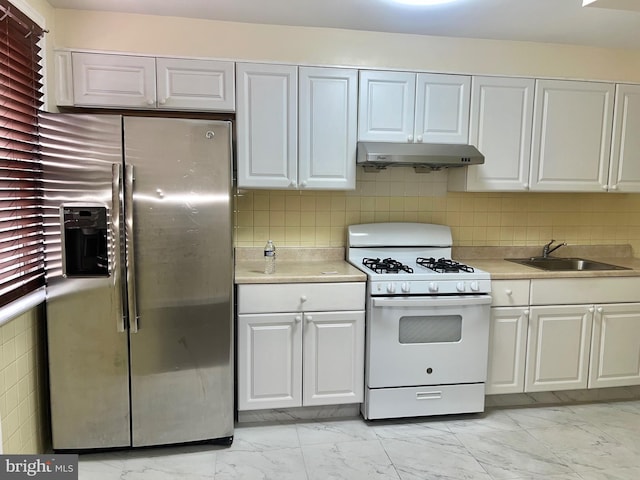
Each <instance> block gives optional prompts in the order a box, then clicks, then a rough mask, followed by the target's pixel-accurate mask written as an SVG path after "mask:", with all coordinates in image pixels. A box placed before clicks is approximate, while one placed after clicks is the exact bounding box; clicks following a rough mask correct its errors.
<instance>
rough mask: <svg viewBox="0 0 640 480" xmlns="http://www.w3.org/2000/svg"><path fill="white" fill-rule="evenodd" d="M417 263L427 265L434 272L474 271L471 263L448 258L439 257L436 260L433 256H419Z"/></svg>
mask: <svg viewBox="0 0 640 480" xmlns="http://www.w3.org/2000/svg"><path fill="white" fill-rule="evenodd" d="M416 263H417V264H418V265H422V266H423V267H427V268H429V269H431V270H433V271H434V272H438V273H458V272H468V273H473V271H474V270H473V267H470V266H469V265H465V264H464V263H460V262H456V261H455V260H450V259H447V258H439V259H438V260H436V259H435V258H433V257H430V258H423V257H418V258H417V259H416Z"/></svg>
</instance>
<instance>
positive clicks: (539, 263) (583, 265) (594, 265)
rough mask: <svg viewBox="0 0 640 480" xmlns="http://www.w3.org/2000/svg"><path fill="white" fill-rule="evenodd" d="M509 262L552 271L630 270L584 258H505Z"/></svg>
mask: <svg viewBox="0 0 640 480" xmlns="http://www.w3.org/2000/svg"><path fill="white" fill-rule="evenodd" d="M505 260H508V261H509V262H515V263H519V264H521V265H526V266H527V267H533V268H539V269H540V270H554V271H592V270H630V269H629V268H627V267H621V266H619V265H612V264H610V263H603V262H596V261H594V260H587V259H585V258H562V257H529V258H505Z"/></svg>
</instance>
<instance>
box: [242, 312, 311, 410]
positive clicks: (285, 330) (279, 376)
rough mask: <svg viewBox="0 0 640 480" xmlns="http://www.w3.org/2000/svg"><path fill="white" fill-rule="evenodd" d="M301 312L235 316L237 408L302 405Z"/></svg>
mask: <svg viewBox="0 0 640 480" xmlns="http://www.w3.org/2000/svg"><path fill="white" fill-rule="evenodd" d="M301 323H302V314H301V313H298V314H296V313H272V314H263V315H238V332H237V335H238V410H258V409H263V408H283V407H299V406H301V405H302V395H301V392H302V325H301Z"/></svg>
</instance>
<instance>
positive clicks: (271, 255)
mask: <svg viewBox="0 0 640 480" xmlns="http://www.w3.org/2000/svg"><path fill="white" fill-rule="evenodd" d="M264 273H266V274H267V275H269V274H271V273H276V246H275V245H274V244H273V241H271V240H269V241H267V244H266V245H265V246H264Z"/></svg>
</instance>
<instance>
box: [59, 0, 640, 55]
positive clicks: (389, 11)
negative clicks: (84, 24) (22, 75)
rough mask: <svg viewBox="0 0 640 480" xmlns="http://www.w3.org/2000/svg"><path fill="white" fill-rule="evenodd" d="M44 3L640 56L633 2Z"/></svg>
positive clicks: (639, 11) (637, 5)
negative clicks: (575, 47)
mask: <svg viewBox="0 0 640 480" xmlns="http://www.w3.org/2000/svg"><path fill="white" fill-rule="evenodd" d="M48 2H49V3H50V4H51V5H52V6H54V7H56V8H71V9H80V10H107V11H115V12H128V13H140V14H149V15H166V16H176V17H190V18H207V19H214V20H223V21H233V22H248V23H263V24H274V25H296V26H307V27H333V28H345V29H353V30H369V31H378V32H395V33H412V34H418V35H437V36H449V37H467V38H488V39H497V40H523V41H533V42H549V43H566V44H577V45H589V46H597V47H608V48H631V49H640V0H457V1H456V2H454V3H450V4H444V5H438V6H432V7H412V6H408V5H399V4H394V3H393V2H392V0H136V1H132V0H48ZM583 2H584V3H585V4H588V5H586V6H584V7H583V6H582V4H583Z"/></svg>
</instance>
